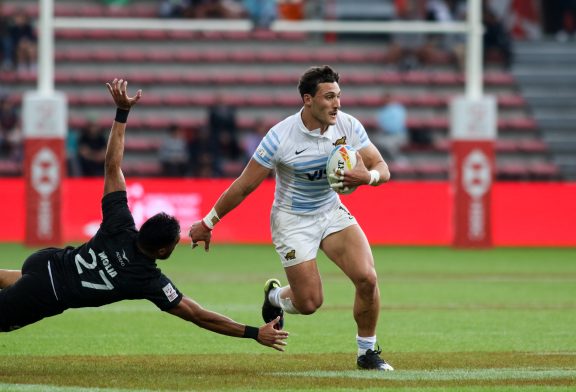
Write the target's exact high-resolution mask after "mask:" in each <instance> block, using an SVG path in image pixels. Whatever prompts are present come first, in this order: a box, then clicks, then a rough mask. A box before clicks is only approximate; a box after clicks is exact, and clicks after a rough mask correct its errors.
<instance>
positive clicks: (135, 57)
mask: <svg viewBox="0 0 576 392" xmlns="http://www.w3.org/2000/svg"><path fill="white" fill-rule="evenodd" d="M118 57H119V58H118V60H119V61H121V62H131V63H144V62H145V61H146V53H145V52H143V51H141V50H138V49H126V50H123V51H121V52H120V53H119V54H118Z"/></svg>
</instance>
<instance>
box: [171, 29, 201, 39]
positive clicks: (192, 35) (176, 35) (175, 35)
mask: <svg viewBox="0 0 576 392" xmlns="http://www.w3.org/2000/svg"><path fill="white" fill-rule="evenodd" d="M198 35H199V34H198V33H197V32H196V31H186V30H173V31H169V32H168V38H169V39H171V40H174V41H192V40H194V39H196V38H197V37H198Z"/></svg>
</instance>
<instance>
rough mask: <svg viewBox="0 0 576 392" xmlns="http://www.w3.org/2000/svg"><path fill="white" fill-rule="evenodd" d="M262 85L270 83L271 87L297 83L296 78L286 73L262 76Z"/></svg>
mask: <svg viewBox="0 0 576 392" xmlns="http://www.w3.org/2000/svg"><path fill="white" fill-rule="evenodd" d="M262 78H263V80H262V82H263V83H270V84H272V85H278V84H294V85H295V84H296V83H297V82H298V76H296V75H291V74H287V73H271V74H268V75H262Z"/></svg>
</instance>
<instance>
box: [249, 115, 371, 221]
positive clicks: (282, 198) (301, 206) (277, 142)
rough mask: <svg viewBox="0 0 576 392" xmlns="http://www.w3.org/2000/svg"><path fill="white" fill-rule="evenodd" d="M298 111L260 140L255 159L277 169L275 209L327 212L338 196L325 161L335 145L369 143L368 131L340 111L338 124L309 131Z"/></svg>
mask: <svg viewBox="0 0 576 392" xmlns="http://www.w3.org/2000/svg"><path fill="white" fill-rule="evenodd" d="M300 113H301V112H298V113H296V114H294V115H292V116H290V117H288V118H286V119H284V120H283V121H281V122H279V123H278V124H276V125H275V126H274V127H272V129H270V131H268V133H267V134H266V136H264V138H263V139H262V141H261V142H260V145H259V146H258V148H257V149H256V151H255V152H254V155H253V159H254V160H255V161H256V162H258V163H259V164H261V165H262V166H264V167H267V168H269V169H275V171H276V191H275V194H274V204H273V207H274V208H278V209H280V210H281V211H286V212H290V213H295V214H302V215H310V214H315V213H320V212H324V211H328V210H330V209H332V208H335V207H336V206H337V205H338V204H339V202H340V201H339V198H338V195H337V194H336V192H334V191H333V190H332V189H331V188H330V185H328V179H327V176H326V162H327V160H328V155H329V154H330V151H332V149H333V148H334V146H336V145H340V144H348V145H350V146H352V147H353V148H354V149H356V150H360V149H362V148H364V147H367V146H368V145H369V144H370V140H369V139H368V135H367V134H366V130H365V129H364V127H363V126H362V124H361V123H360V121H358V120H357V119H356V118H354V117H352V116H350V115H349V114H346V113H344V112H341V111H338V116H337V117H336V124H335V125H331V126H330V127H329V128H328V130H326V132H324V134H320V129H316V130H314V131H309V130H308V129H307V128H306V126H305V125H304V123H303V122H302V118H301V115H300Z"/></svg>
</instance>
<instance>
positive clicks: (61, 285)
mask: <svg viewBox="0 0 576 392" xmlns="http://www.w3.org/2000/svg"><path fill="white" fill-rule="evenodd" d="M137 234H138V232H137V230H136V226H135V224H134V219H133V217H132V214H131V213H130V210H129V209H128V199H127V197H126V192H125V191H118V192H112V193H109V194H107V195H106V196H104V197H103V198H102V224H101V225H100V228H99V229H98V232H97V233H96V235H95V236H94V237H92V238H91V239H90V240H89V241H88V242H86V243H85V244H83V245H81V246H79V247H77V248H72V247H68V248H65V249H63V250H61V251H59V252H57V255H56V257H55V260H53V263H52V264H51V273H52V277H51V278H52V281H53V283H54V291H55V294H56V296H57V297H58V301H61V302H62V303H63V305H64V306H66V307H69V308H81V307H90V306H102V305H106V304H109V303H112V302H117V301H120V300H124V299H147V300H150V301H152V302H153V303H154V304H156V306H158V308H160V309H161V310H168V309H170V308H172V307H174V306H176V305H177V304H178V303H179V302H180V300H181V299H182V294H181V293H180V292H179V291H178V289H177V288H176V287H175V286H174V284H172V282H171V281H170V279H168V278H167V277H166V276H165V275H164V274H162V272H161V271H160V269H159V268H158V267H157V266H156V261H155V260H154V259H151V258H149V257H147V256H145V255H144V254H143V253H142V252H140V251H139V250H138V248H137V246H136V236H137Z"/></svg>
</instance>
